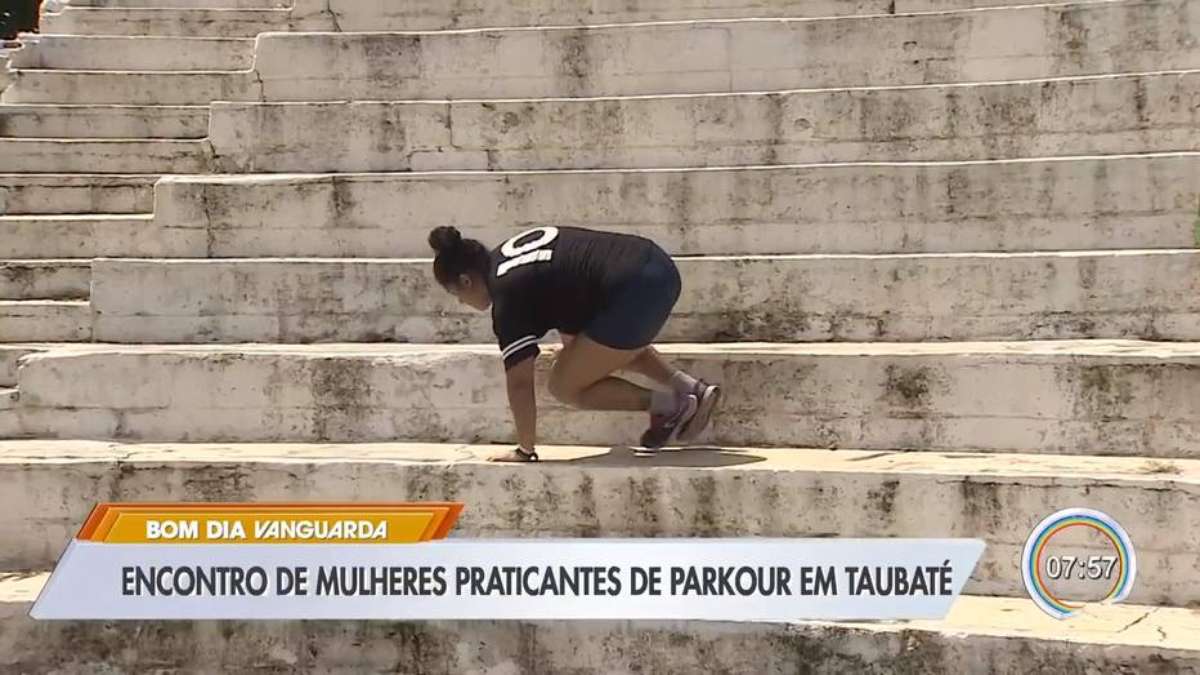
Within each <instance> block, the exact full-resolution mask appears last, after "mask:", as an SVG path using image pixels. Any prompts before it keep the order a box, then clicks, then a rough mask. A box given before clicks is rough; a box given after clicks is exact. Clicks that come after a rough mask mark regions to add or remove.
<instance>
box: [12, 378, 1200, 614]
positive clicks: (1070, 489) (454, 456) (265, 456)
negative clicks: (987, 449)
mask: <svg viewBox="0 0 1200 675" xmlns="http://www.w3.org/2000/svg"><path fill="white" fill-rule="evenodd" d="M34 358H35V359H36V358H40V357H34ZM21 396H22V402H24V398H25V396H26V394H25V392H24V391H22V394H21ZM579 415H583V413H580V414H579ZM502 449H503V448H501V447H498V446H462V445H438V444H427V443H426V444H404V443H394V442H388V443H376V444H347V445H328V444H325V445H316V444H312V445H305V444H280V445H275V444H269V445H264V444H257V445H230V444H221V445H204V444H157V443H150V444H138V445H126V444H115V443H98V442H90V443H89V442H79V441H65V442H55V441H40V440H39V441H12V442H6V443H5V444H4V451H3V453H2V454H0V472H3V474H2V475H3V479H4V484H5V485H6V486H7V488H8V489H6V491H5V494H4V496H3V497H2V500H3V501H2V502H0V503H2V504H3V505H4V508H3V509H0V532H2V533H3V536H4V541H5V542H6V544H7V545H6V546H5V548H4V550H3V552H0V556H3V558H2V560H3V563H4V565H5V567H6V568H7V569H28V568H30V567H32V568H34V569H38V568H41V569H46V568H48V567H49V566H50V565H51V564H52V563H53V562H54V560H55V559H56V558H57V556H58V555H59V554H60V553H61V551H62V549H63V547H64V546H65V545H66V543H67V541H68V539H69V538H70V537H71V536H73V535H74V534H75V532H76V531H77V530H78V528H79V526H80V523H82V522H83V520H84V519H85V518H86V516H87V513H88V511H89V510H90V509H91V507H92V506H93V504H94V502H95V495H96V494H97V493H99V494H103V495H105V499H112V500H113V501H137V502H166V501H195V502H218V501H286V502H306V501H347V500H349V501H372V500H375V501H379V500H389V501H396V500H406V499H407V500H457V501H463V502H465V503H466V504H467V508H466V510H464V512H463V514H462V518H461V520H460V521H459V522H458V524H457V525H456V526H455V530H454V535H455V536H466V537H470V536H485V537H510V536H511V537H547V536H584V537H593V536H608V537H679V536H695V537H716V536H731V537H736V536H768V537H803V536H811V537H828V536H839V537H978V538H980V539H983V540H985V541H986V542H987V550H986V551H985V552H984V555H983V557H982V558H981V559H980V562H979V564H978V565H977V566H976V568H975V572H974V574H973V575H972V577H971V580H970V581H968V582H967V585H966V592H967V593H972V594H980V595H1001V596H1011V597H1018V598H1022V602H1024V603H1026V604H1027V605H1028V606H1029V607H1030V608H1031V609H1035V610H1036V608H1035V607H1034V605H1033V603H1032V602H1030V601H1029V600H1028V599H1027V598H1026V591H1025V588H1024V585H1023V584H1022V581H1021V572H1020V565H1019V559H1020V552H1021V549H1022V547H1023V546H1024V543H1025V539H1026V538H1027V537H1028V536H1029V533H1030V532H1031V531H1032V530H1033V528H1034V527H1035V526H1036V525H1037V523H1038V522H1039V521H1040V520H1041V519H1042V518H1044V517H1046V516H1047V515H1049V514H1050V513H1053V512H1054V511H1056V510H1057V509H1059V508H1061V507H1062V505H1063V504H1070V503H1075V502H1076V501H1077V500H1078V499H1079V496H1080V495H1081V494H1086V495H1087V504H1088V505H1089V506H1090V507H1092V508H1096V509H1099V510H1101V511H1104V512H1105V513H1107V514H1109V515H1110V516H1112V517H1113V518H1115V519H1116V520H1117V521H1118V522H1119V523H1121V525H1123V526H1124V527H1125V528H1126V529H1127V530H1128V531H1129V532H1130V533H1131V535H1132V536H1134V537H1136V539H1135V540H1134V541H1135V542H1136V546H1137V557H1138V578H1137V583H1136V584H1135V585H1134V588H1133V592H1132V594H1131V596H1130V598H1129V601H1130V602H1136V603H1146V604H1155V605H1160V604H1165V605H1176V606H1182V605H1190V604H1193V603H1195V602H1197V601H1198V600H1200V579H1197V578H1196V577H1195V576H1194V575H1190V574H1187V573H1186V571H1187V570H1190V569H1192V568H1193V566H1194V565H1196V564H1200V554H1198V553H1197V550H1198V548H1197V546H1196V543H1197V541H1196V538H1197V535H1196V534H1194V530H1193V529H1191V528H1190V527H1189V526H1191V525H1200V522H1198V521H1200V508H1198V507H1200V462H1197V461H1196V460H1172V461H1169V462H1163V461H1157V462H1155V461H1148V460H1146V459H1145V458H1139V457H1128V458H1125V457H1122V458H1115V457H1086V456H1081V457H1070V458H1063V457H1053V456H1044V455H1043V456H1039V455H1025V454H1012V455H981V454H971V453H962V452H957V453H934V452H924V453H898V452H867V451H861V450H841V451H836V452H833V451H828V450H813V449H802V448H785V449H779V450H751V449H738V448H722V449H716V448H713V449H705V450H689V451H681V452H669V453H660V454H659V455H658V456H656V457H653V458H636V457H634V456H632V453H631V451H629V450H628V449H625V448H612V449H610V448H607V447H554V446H547V447H545V448H544V449H542V450H541V451H540V454H542V455H543V461H542V463H541V464H540V465H538V466H537V467H532V468H531V467H529V466H512V465H505V466H497V465H495V464H492V463H488V462H484V461H481V458H483V457H485V456H486V454H487V453H489V452H496V451H498V450H502ZM931 514H936V517H931ZM1076 546H1078V549H1077V550H1078V552H1079V554H1081V555H1085V556H1086V555H1090V554H1104V553H1110V552H1111V547H1106V548H1107V550H1101V547H1100V546H1099V542H1092V541H1090V540H1088V539H1080V540H1077V542H1076ZM1076 584H1078V582H1076ZM1056 590H1061V591H1062V592H1063V593H1071V592H1078V591H1080V590H1082V589H1080V588H1079V587H1078V586H1071V585H1068V584H1063V586H1062V588H1061V589H1059V588H1056ZM1036 611H1040V610H1036ZM1070 623H1071V622H1064V624H1070Z"/></svg>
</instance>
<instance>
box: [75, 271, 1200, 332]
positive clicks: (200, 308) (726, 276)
mask: <svg viewBox="0 0 1200 675" xmlns="http://www.w3.org/2000/svg"><path fill="white" fill-rule="evenodd" d="M679 267H680V271H681V273H682V276H683V279H684V284H683V294H682V296H681V297H680V300H679V303H678V304H677V305H676V307H675V312H674V315H673V316H672V319H671V321H669V322H668V324H667V326H666V327H665V328H664V330H663V333H662V334H661V335H660V339H661V340H665V341H671V342H675V341H679V342H722V341H755V340H762V341H770V342H778V341H784V342H787V341H803V342H823V341H829V340H833V341H844V340H853V341H875V340H887V341H921V340H971V339H981V340H1029V339H1061V338H1145V339H1166V340H1196V339H1200V293H1198V292H1197V291H1198V288H1197V283H1200V281H1198V280H1200V251H1197V250H1178V249H1175V250H1172V249H1163V250H1155V251H1111V252H1044V253H1007V254H1006V253H980V254H970V253H963V254H936V255H935V254H912V255H908V254H896V255H890V254H885V255H793V256H712V257H701V258H684V259H681V260H679ZM91 297H92V304H93V307H94V309H95V311H96V326H95V331H96V332H95V335H96V339H97V340H100V341H105V342H135V343H148V342H171V343H175V342H182V343H191V342H243V341H244V342H379V341H398V342H459V341H479V342H485V343H486V342H491V341H492V340H493V339H494V338H493V334H492V328H491V322H490V316H489V315H487V314H486V313H481V312H474V311H473V310H470V309H468V308H466V307H465V306H463V305H461V304H459V303H458V301H457V300H455V299H454V297H453V296H451V295H450V294H448V293H446V292H445V291H443V290H442V289H441V288H440V287H439V286H438V284H437V282H436V281H435V280H434V279H433V275H432V273H431V272H430V263H429V261H428V260H404V259H400V260H396V259H392V260H386V259H320V258H309V259H279V258H254V259H245V258H240V259H239V258H234V259H205V260H195V259H174V260H170V259H107V260H98V261H96V262H95V263H94V265H93V286H92V296H91Z"/></svg>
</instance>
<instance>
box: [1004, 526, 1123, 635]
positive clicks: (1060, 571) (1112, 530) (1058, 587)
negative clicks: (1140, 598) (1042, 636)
mask: <svg viewBox="0 0 1200 675" xmlns="http://www.w3.org/2000/svg"><path fill="white" fill-rule="evenodd" d="M1085 538H1086V539H1087V540H1088V541H1086V542H1085V541H1082V540H1083V539H1085ZM1097 546H1099V547H1101V549H1102V550H1103V553H1099V554H1097V553H1096V550H1097ZM1109 549H1111V551H1110V550H1109ZM1136 576H1137V555H1136V554H1135V553H1134V550H1133V541H1132V540H1130V538H1129V534H1128V533H1126V532H1125V528H1123V527H1121V525H1120V523H1118V522H1117V521H1115V520H1113V519H1112V518H1111V517H1110V516H1109V515H1108V514H1105V513H1101V512H1100V511H1096V510H1095V509H1084V508H1075V509H1063V510H1062V511H1059V512H1057V513H1055V514H1053V515H1051V516H1049V517H1047V518H1046V519H1044V520H1043V521H1042V522H1040V523H1038V526H1037V527H1035V528H1034V529H1033V532H1032V533H1031V534H1030V535H1029V539H1028V540H1027V541H1026V542H1025V550H1024V553H1022V555H1021V577H1022V578H1023V579H1024V580H1025V589H1026V590H1027V591H1029V597H1031V598H1033V601H1034V603H1036V604H1037V606H1038V607H1041V608H1042V611H1044V612H1046V613H1047V614H1049V615H1050V616H1053V617H1055V618H1057V619H1066V618H1069V617H1070V616H1071V615H1073V614H1075V613H1076V612H1077V611H1079V610H1080V609H1081V608H1083V607H1084V606H1085V605H1086V604H1088V603H1093V602H1101V603H1117V602H1121V601H1122V600H1124V599H1125V598H1127V597H1129V592H1130V591H1131V590H1133V580H1134V578H1135V577H1136ZM1067 595H1070V596H1076V595H1086V596H1088V597H1089V598H1090V599H1088V600H1075V599H1071V600H1067V599H1064V597H1063V596H1067Z"/></svg>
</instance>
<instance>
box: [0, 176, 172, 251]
mask: <svg viewBox="0 0 1200 675" xmlns="http://www.w3.org/2000/svg"><path fill="white" fill-rule="evenodd" d="M158 179H159V176H157V175H125V176H117V175H103V174H90V175H89V174H74V175H70V174H60V175H53V174H41V175H37V174H32V175H31V174H0V213H3V214H11V215H18V214H20V215H24V214H79V213H149V212H150V211H151V210H152V209H153V208H154V183H155V181H157V180H158ZM0 250H3V249H0Z"/></svg>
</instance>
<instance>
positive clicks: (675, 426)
mask: <svg viewBox="0 0 1200 675" xmlns="http://www.w3.org/2000/svg"><path fill="white" fill-rule="evenodd" d="M676 400H677V401H678V402H679V405H678V406H676V408H675V413H674V414H671V415H651V416H650V428H649V429H647V430H646V432H645V433H643V434H642V447H643V448H646V449H648V450H658V449H659V448H661V447H663V446H665V445H669V444H670V443H672V442H674V441H675V439H676V437H678V436H679V430H680V429H681V428H682V427H683V425H684V424H687V422H688V420H690V419H692V416H694V415H695V414H696V409H697V408H698V407H699V406H700V401H699V400H697V399H696V397H695V396H693V395H691V394H684V395H682V396H680V397H678V398H677V399H676Z"/></svg>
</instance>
